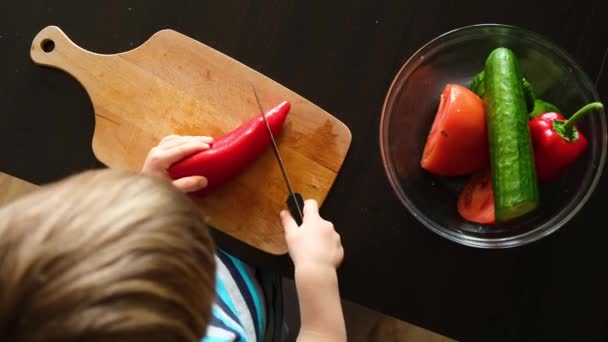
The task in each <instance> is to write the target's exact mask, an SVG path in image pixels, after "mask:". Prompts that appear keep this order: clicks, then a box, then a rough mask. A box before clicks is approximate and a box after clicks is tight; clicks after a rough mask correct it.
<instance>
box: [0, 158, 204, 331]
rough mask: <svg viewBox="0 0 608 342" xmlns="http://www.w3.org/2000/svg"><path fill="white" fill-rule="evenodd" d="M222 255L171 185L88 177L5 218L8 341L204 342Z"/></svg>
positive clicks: (2, 259) (103, 174)
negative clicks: (218, 255) (217, 262)
mask: <svg viewBox="0 0 608 342" xmlns="http://www.w3.org/2000/svg"><path fill="white" fill-rule="evenodd" d="M214 275H215V259H214V246H213V243H212V240H211V237H210V235H209V232H208V229H207V227H206V226H205V225H204V223H203V222H202V221H201V219H200V216H199V214H198V211H197V210H196V208H195V207H194V205H193V204H192V202H191V201H190V200H189V199H188V198H187V197H186V196H185V195H183V194H181V193H179V192H178V191H176V190H175V189H173V187H172V186H171V185H170V184H169V183H164V182H161V181H157V180H153V179H151V178H147V177H143V176H136V175H131V174H128V173H124V172H120V171H114V170H102V171H89V172H86V173H83V174H80V175H76V176H72V177H70V178H68V179H66V180H63V181H61V182H58V183H55V184H52V185H49V186H46V187H43V188H41V189H40V190H39V191H36V192H34V193H32V194H30V195H28V196H25V197H23V198H21V199H19V200H17V201H16V202H14V203H12V204H10V205H9V206H7V207H5V208H2V209H0V336H2V340H6V341H199V340H200V339H201V337H202V336H203V335H204V333H205V328H206V326H207V323H208V321H209V318H210V314H211V305H212V303H213V299H214V293H215V292H214V287H215V278H214Z"/></svg>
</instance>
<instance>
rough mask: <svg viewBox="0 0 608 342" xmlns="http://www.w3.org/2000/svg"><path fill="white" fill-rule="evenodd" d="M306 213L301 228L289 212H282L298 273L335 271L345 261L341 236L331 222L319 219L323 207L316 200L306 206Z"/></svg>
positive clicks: (290, 252)
mask: <svg viewBox="0 0 608 342" xmlns="http://www.w3.org/2000/svg"><path fill="white" fill-rule="evenodd" d="M303 213H304V219H303V223H302V225H301V226H299V227H298V225H297V223H296V221H295V220H294V219H293V217H292V216H291V214H290V213H289V212H288V211H286V210H284V211H282V212H281V221H282V223H283V227H284V228H285V238H286V239H287V246H288V248H289V255H290V256H291V259H292V260H293V263H294V266H295V267H296V269H298V268H306V269H309V270H320V271H325V270H328V269H330V270H333V271H335V270H336V268H338V266H339V265H340V263H341V262H342V258H343V257H344V249H343V248H342V243H341V242H340V235H339V234H338V233H337V232H336V231H335V230H334V225H333V224H332V223H331V222H329V221H326V220H324V219H323V218H322V217H321V216H319V206H318V204H317V202H316V201H315V200H307V201H306V202H304V211H303Z"/></svg>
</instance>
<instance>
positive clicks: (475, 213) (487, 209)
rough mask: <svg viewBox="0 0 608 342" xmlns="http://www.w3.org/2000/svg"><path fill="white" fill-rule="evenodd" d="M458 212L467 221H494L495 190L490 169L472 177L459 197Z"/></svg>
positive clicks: (488, 222) (489, 222)
mask: <svg viewBox="0 0 608 342" xmlns="http://www.w3.org/2000/svg"><path fill="white" fill-rule="evenodd" d="M458 213H459V214H460V216H462V218H464V219H465V220H467V221H471V222H475V223H481V224H492V223H494V192H493V191H492V177H491V172H490V169H489V168H488V169H486V170H483V171H481V172H477V173H475V174H474V175H473V177H471V180H470V181H469V183H468V184H467V185H466V186H465V187H464V189H463V190H462V192H461V193H460V196H459V197H458Z"/></svg>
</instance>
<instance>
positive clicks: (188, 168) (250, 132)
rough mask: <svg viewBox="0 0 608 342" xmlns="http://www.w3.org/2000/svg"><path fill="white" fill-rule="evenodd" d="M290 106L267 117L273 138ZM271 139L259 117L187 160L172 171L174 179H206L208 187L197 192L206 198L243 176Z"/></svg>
mask: <svg viewBox="0 0 608 342" xmlns="http://www.w3.org/2000/svg"><path fill="white" fill-rule="evenodd" d="M290 108H291V105H290V103H289V102H287V101H285V102H282V103H280V104H279V105H277V106H276V107H274V108H272V109H271V110H269V111H267V112H266V113H265V114H264V115H265V116H266V119H267V120H268V125H269V126H270V130H271V131H272V134H273V135H275V136H277V135H278V134H279V132H280V131H281V128H282V127H283V123H284V122H285V119H286V117H287V114H288V113H289V110H290ZM270 143H271V141H270V136H269V135H268V130H267V129H266V124H265V123H264V119H263V118H262V116H261V115H257V116H256V117H254V118H252V119H251V120H249V121H248V122H246V123H245V124H243V125H242V126H240V127H238V128H237V129H235V130H233V131H231V132H229V133H227V134H226V135H224V136H222V137H220V138H217V139H215V140H214V142H213V143H212V144H211V146H210V148H209V149H207V150H204V151H201V152H198V153H195V154H193V155H191V156H188V157H186V158H184V159H182V160H180V161H178V162H176V163H175V164H173V165H172V166H171V167H170V168H169V175H170V176H171V178H173V179H176V178H181V177H187V176H194V175H199V176H204V177H206V178H207V181H208V182H207V187H205V188H204V189H202V190H201V191H198V192H197V195H205V194H207V193H209V192H211V191H213V190H215V189H217V188H218V187H220V186H222V185H223V184H225V183H226V182H227V181H229V180H231V179H232V178H234V177H235V176H237V175H238V174H239V173H241V172H242V171H243V170H244V169H245V168H246V167H247V166H248V165H249V164H250V163H251V162H252V161H253V160H255V159H256V158H257V157H258V156H259V155H260V154H261V153H262V152H263V151H264V150H265V149H266V148H267V147H268V146H269V145H270Z"/></svg>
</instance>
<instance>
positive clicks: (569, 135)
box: [529, 102, 604, 182]
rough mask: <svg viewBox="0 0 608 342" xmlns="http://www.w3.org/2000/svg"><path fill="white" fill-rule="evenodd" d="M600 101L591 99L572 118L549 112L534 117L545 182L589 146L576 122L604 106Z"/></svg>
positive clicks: (537, 152)
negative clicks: (591, 100) (590, 101)
mask: <svg viewBox="0 0 608 342" xmlns="http://www.w3.org/2000/svg"><path fill="white" fill-rule="evenodd" d="M603 108H604V106H603V105H602V104H601V103H600V102H593V103H590V104H588V105H586V106H584V107H583V108H581V109H580V110H579V111H578V112H576V113H575V114H574V115H572V117H570V119H568V120H566V119H565V118H564V117H563V116H562V115H561V114H560V113H556V112H548V113H544V114H542V115H540V116H537V117H536V118H534V119H532V120H530V123H529V124H530V135H531V137H532V144H533V146H534V162H535V164H536V174H537V176H538V179H539V180H540V181H543V182H550V181H553V180H555V179H557V178H558V177H559V176H560V175H562V173H563V172H564V171H565V170H566V168H567V167H568V166H569V165H570V164H572V163H573V162H574V161H575V160H576V159H577V158H578V157H579V156H580V155H581V154H582V153H583V152H584V151H585V150H586V149H587V138H585V136H584V135H583V133H582V132H581V131H580V130H579V129H578V127H576V125H575V123H576V122H577V121H578V120H580V119H581V118H582V117H583V116H584V115H585V114H587V113H588V112H589V111H592V110H602V109H603Z"/></svg>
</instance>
